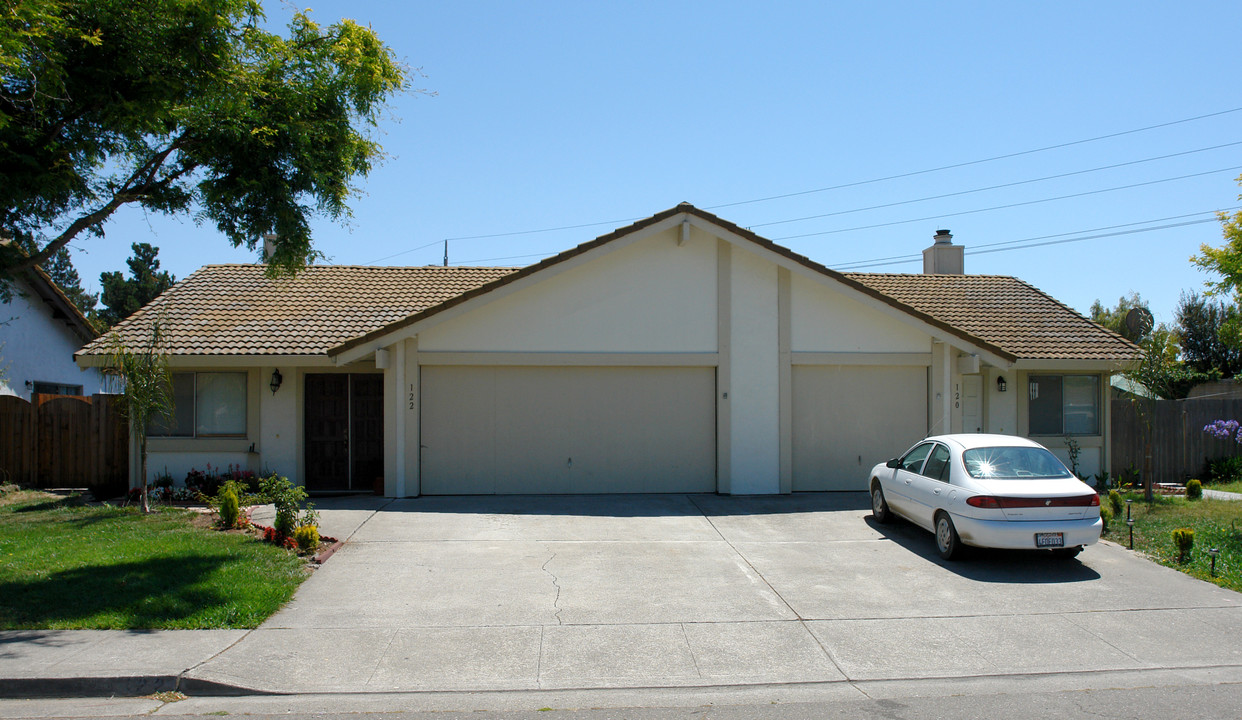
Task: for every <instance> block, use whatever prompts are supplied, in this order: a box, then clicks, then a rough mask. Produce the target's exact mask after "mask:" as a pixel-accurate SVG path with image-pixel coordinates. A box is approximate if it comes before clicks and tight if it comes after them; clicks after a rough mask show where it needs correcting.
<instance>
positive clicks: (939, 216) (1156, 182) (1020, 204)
mask: <svg viewBox="0 0 1242 720" xmlns="http://www.w3.org/2000/svg"><path fill="white" fill-rule="evenodd" d="M1235 170H1242V165H1238V166H1234V167H1227V168H1221V169H1219V170H1207V171H1204V172H1200V173H1191V174H1189V175H1178V176H1177V177H1170V178H1162V179H1160V180H1148V181H1147V182H1141V183H1133V184H1130V185H1118V186H1116V187H1110V188H1103V189H1100V190H1087V191H1084V192H1079V193H1072V194H1069V195H1058V196H1057V197H1050V198H1042V199H1039V200H1025V201H1023V202H1016V203H1009V204H1007V205H993V206H992V207H986V208H977V209H975V210H963V211H961V212H955V213H940V214H937V215H928V216H926V217H920V218H910V219H908V220H894V221H892V222H886V223H875V224H874V225H859V226H857V227H849V228H838V229H836V230H821V231H819V232H811V233H801V234H799V235H786V236H784V237H778V238H771V239H772V240H793V239H797V238H805V237H816V236H819V235H833V234H836V233H843V232H852V231H854V230H872V229H874V228H882V227H891V226H893V225H905V224H907V223H913V222H925V221H927V220H941V219H944V218H950V217H957V216H959V215H974V214H976V213H982V212H990V211H992V210H1005V209H1008V208H1015V207H1023V206H1026V205H1038V204H1040V203H1047V202H1055V201H1057V200H1068V199H1070V198H1077V197H1086V196H1088V195H1099V194H1101V193H1107V192H1116V191H1118V190H1130V189H1132V188H1136V187H1145V186H1148V185H1159V184H1161V183H1167V182H1174V181H1176V180H1186V179H1188V178H1195V177H1202V176H1204V175H1213V174H1215V173H1221V172H1232V171H1235Z"/></svg>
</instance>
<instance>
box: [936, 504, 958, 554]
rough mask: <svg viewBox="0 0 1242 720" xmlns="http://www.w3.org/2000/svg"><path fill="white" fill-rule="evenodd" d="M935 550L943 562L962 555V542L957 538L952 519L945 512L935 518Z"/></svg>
mask: <svg viewBox="0 0 1242 720" xmlns="http://www.w3.org/2000/svg"><path fill="white" fill-rule="evenodd" d="M936 549H937V550H938V551H940V557H942V558H944V559H945V560H952V559H954V558H956V557H959V556H960V555H961V554H962V540H961V538H959V537H958V536H957V528H955V527H953V519H952V518H950V517H949V513H946V512H942V513H940V514H939V515H937V516H936Z"/></svg>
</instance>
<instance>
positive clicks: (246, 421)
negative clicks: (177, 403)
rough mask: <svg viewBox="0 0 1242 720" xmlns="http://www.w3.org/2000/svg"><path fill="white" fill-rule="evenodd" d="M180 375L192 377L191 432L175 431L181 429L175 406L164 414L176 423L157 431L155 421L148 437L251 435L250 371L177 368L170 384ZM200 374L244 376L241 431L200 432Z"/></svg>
mask: <svg viewBox="0 0 1242 720" xmlns="http://www.w3.org/2000/svg"><path fill="white" fill-rule="evenodd" d="M178 375H180V376H183V377H184V376H186V375H188V376H190V377H191V382H190V388H189V393H188V397H189V398H190V400H191V402H192V405H191V410H190V413H189V419H190V423H189V426H190V427H189V428H188V430H189V432H186V433H181V432H175V430H176V429H179V424H178V423H176V414H177V410H176V408H174V410H173V412H172V413H170V414H169V415H165V416H163V417H165V418H168V419H170V420H171V421H172V422H173V423H174V424H173V425H172V426H171V427H164V428H163V429H164V430H165V432H157V427H156V426H155V422H154V421H153V423H152V425H151V426H148V428H147V436H148V437H150V438H153V439H154V438H158V439H161V440H194V439H204V440H207V439H216V438H219V439H225V440H228V439H237V438H246V437H249V433H250V373H249V372H247V371H245V370H177V371H174V372H172V373H170V378H169V382H170V384H172V383H174V382H175V380H174V378H176V376H178ZM199 375H240V376H241V378H242V387H241V419H242V427H241V430H240V432H236V433H204V432H199V426H200V424H201V423H200V421H199V411H200V410H201V407H200V404H199ZM161 424H162V423H161Z"/></svg>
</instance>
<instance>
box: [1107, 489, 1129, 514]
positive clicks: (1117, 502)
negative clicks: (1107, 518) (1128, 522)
mask: <svg viewBox="0 0 1242 720" xmlns="http://www.w3.org/2000/svg"><path fill="white" fill-rule="evenodd" d="M1108 504H1109V506H1111V507H1112V509H1113V514H1114V515H1120V514H1121V509H1122V507H1123V506H1124V505H1125V503H1124V502H1122V500H1121V493H1119V492H1117V491H1116V490H1109V491H1108Z"/></svg>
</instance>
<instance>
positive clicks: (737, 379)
mask: <svg viewBox="0 0 1242 720" xmlns="http://www.w3.org/2000/svg"><path fill="white" fill-rule="evenodd" d="M732 256H733V257H732V260H731V263H730V268H731V277H730V283H729V284H730V287H731V288H732V293H731V301H730V306H731V307H730V308H729V318H730V333H729V337H730V338H731V340H730V345H731V347H730V348H729V355H730V358H729V367H730V370H729V372H730V382H729V397H728V399H727V400H722V402H728V404H729V413H730V434H729V438H728V442H729V450H730V461H729V468H730V470H729V472H730V476H731V477H730V478H729V485H728V487H729V489H730V492H732V493H733V494H739V495H740V494H750V493H777V492H780V403H779V398H780V395H779V382H780V366H779V364H778V363H779V359H780V358H779V353H778V348H777V330H778V325H777V322H778V316H777V273H776V265H774V264H772V263H770V262H768V261H766V260H764V259H762V258H760V257H757V256H756V255H754V254H752V253H749V252H746V251H744V250H740V249H738V248H734V249H733V252H732Z"/></svg>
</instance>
